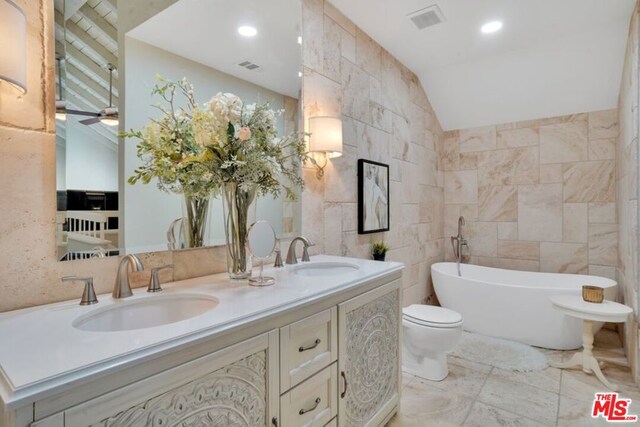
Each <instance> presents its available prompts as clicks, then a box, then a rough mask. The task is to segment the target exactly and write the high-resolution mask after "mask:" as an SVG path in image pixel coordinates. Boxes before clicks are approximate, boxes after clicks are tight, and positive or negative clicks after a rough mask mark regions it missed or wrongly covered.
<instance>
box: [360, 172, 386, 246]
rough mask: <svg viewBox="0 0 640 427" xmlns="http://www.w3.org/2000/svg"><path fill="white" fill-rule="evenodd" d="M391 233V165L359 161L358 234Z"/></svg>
mask: <svg viewBox="0 0 640 427" xmlns="http://www.w3.org/2000/svg"><path fill="white" fill-rule="evenodd" d="M380 231H389V165H385V164H384V163H378V162H374V161H371V160H365V159H359V160H358V234H368V233H378V232H380Z"/></svg>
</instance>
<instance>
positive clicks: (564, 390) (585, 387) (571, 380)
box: [560, 365, 640, 403]
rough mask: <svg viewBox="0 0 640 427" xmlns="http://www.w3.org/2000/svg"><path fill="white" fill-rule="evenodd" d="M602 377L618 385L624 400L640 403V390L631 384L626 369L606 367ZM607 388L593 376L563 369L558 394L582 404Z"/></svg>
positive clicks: (590, 400)
mask: <svg viewBox="0 0 640 427" xmlns="http://www.w3.org/2000/svg"><path fill="white" fill-rule="evenodd" d="M602 373H603V374H604V376H605V377H606V378H607V379H608V380H609V381H611V382H613V383H617V384H619V385H620V390H618V392H619V393H620V394H621V395H622V396H623V397H625V398H628V399H633V400H634V401H635V400H637V401H638V403H640V390H639V389H638V387H637V386H635V385H634V384H633V379H632V378H631V373H630V371H629V369H628V368H624V367H620V366H615V365H606V366H605V367H604V368H603V369H602ZM607 391H608V390H607V388H606V387H605V386H604V385H603V384H602V383H601V382H600V380H598V379H597V378H596V377H595V375H589V374H586V373H584V372H582V371H581V370H579V369H564V370H563V371H562V382H561V386H560V394H561V395H563V396H566V397H570V398H572V399H575V400H581V401H583V402H593V397H594V395H595V394H596V393H602V392H607Z"/></svg>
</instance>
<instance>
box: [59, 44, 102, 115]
mask: <svg viewBox="0 0 640 427" xmlns="http://www.w3.org/2000/svg"><path fill="white" fill-rule="evenodd" d="M62 59H63V57H62V56H61V55H58V54H56V62H57V68H58V98H57V99H56V120H61V121H65V120H67V114H71V115H74V116H89V117H94V118H95V117H100V113H94V112H92V111H83V110H73V109H70V108H67V101H65V100H64V99H63V97H62V67H61V66H60V62H61V61H62ZM109 65H111V64H109Z"/></svg>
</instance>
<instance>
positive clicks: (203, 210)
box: [183, 194, 211, 248]
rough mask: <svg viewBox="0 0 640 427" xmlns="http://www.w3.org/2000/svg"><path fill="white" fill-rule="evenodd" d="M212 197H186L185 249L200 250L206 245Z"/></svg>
mask: <svg viewBox="0 0 640 427" xmlns="http://www.w3.org/2000/svg"><path fill="white" fill-rule="evenodd" d="M210 206H211V197H198V196H188V195H186V194H185V195H184V209H185V215H184V223H183V227H184V236H183V238H184V240H185V241H184V247H186V248H200V247H202V246H204V245H205V240H206V237H207V234H206V233H207V224H208V222H209V207H210Z"/></svg>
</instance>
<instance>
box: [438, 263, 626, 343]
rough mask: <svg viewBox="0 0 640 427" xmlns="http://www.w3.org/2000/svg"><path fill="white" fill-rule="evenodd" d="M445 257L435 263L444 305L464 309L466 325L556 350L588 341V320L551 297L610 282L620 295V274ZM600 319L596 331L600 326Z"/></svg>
mask: <svg viewBox="0 0 640 427" xmlns="http://www.w3.org/2000/svg"><path fill="white" fill-rule="evenodd" d="M460 268H461V273H462V276H461V277H459V276H458V272H457V267H456V264H455V263H453V262H440V263H436V264H433V265H432V266H431V275H432V278H433V286H434V289H435V291H436V295H437V296H438V300H439V301H440V304H441V305H442V306H443V307H446V308H450V309H452V310H455V311H457V312H458V313H460V314H461V315H462V318H463V320H464V329H465V330H466V331H469V332H475V333H478V334H482V335H488V336H492V337H498V338H504V339H508V340H513V341H519V342H522V343H525V344H529V345H534V346H537V347H544V348H550V349H556V350H572V349H577V348H579V347H581V346H582V321H581V320H579V319H575V318H572V317H569V316H566V315H564V314H562V313H560V312H559V311H558V310H555V309H554V308H553V306H552V304H551V301H549V297H550V296H552V295H559V294H575V295H580V294H581V292H582V285H595V286H600V287H603V288H605V298H606V299H610V300H615V297H616V286H617V283H616V282H615V281H614V280H611V279H606V278H603V277H596V276H583V275H578V274H556V273H531V272H525V271H513V270H503V269H499V268H490V267H481V266H477V265H469V264H462V265H461V266H460ZM601 327H602V324H598V326H597V329H596V330H594V333H595V332H597V331H599V330H600V328H601Z"/></svg>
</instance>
